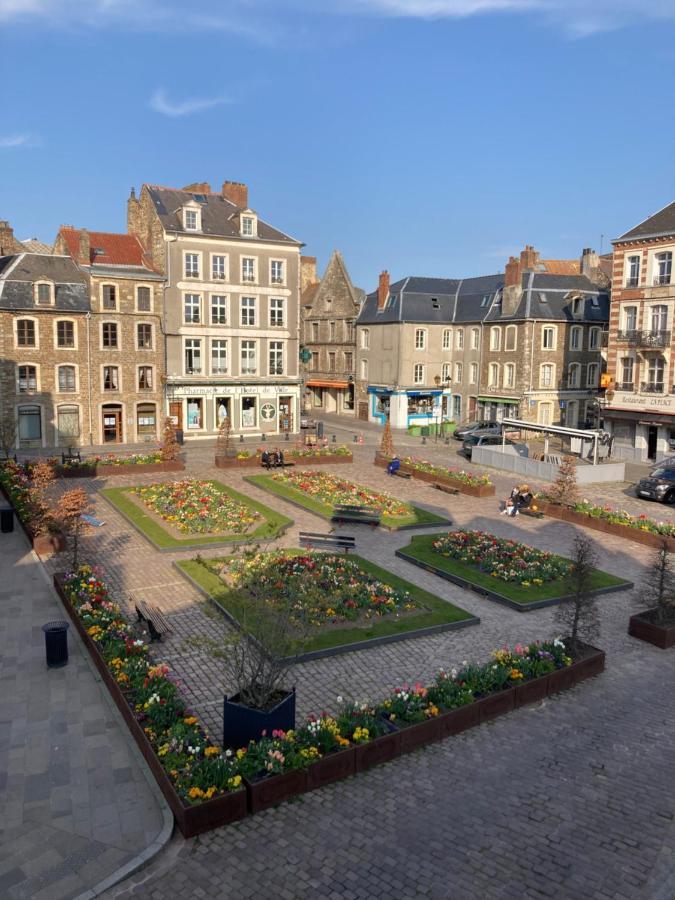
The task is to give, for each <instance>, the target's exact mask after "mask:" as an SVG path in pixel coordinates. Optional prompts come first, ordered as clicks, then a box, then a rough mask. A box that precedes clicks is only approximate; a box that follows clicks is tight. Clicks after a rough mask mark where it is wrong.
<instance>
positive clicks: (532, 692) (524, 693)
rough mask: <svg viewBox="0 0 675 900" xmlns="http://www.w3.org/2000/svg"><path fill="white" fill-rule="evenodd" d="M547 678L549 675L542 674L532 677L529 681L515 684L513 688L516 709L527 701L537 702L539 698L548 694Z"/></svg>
mask: <svg viewBox="0 0 675 900" xmlns="http://www.w3.org/2000/svg"><path fill="white" fill-rule="evenodd" d="M548 680H549V676H548V675H543V676H542V677H541V678H533V679H532V680H531V681H524V682H523V683H522V684H517V685H516V686H515V688H514V691H515V695H516V696H515V700H516V709H519V708H520V707H521V706H527V704H528V703H538V702H539V701H540V700H544V699H545V698H546V696H547V695H548Z"/></svg>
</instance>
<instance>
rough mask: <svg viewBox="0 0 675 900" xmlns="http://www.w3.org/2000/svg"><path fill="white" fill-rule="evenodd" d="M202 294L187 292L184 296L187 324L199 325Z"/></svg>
mask: <svg viewBox="0 0 675 900" xmlns="http://www.w3.org/2000/svg"><path fill="white" fill-rule="evenodd" d="M200 308H201V296H200V295H199V294H185V296H184V297H183V317H184V321H185V324H186V325H198V324H199V322H200V321H201V316H200Z"/></svg>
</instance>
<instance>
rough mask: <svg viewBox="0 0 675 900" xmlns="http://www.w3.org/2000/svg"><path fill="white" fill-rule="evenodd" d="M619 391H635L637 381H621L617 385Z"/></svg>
mask: <svg viewBox="0 0 675 900" xmlns="http://www.w3.org/2000/svg"><path fill="white" fill-rule="evenodd" d="M616 389H617V391H634V390H635V383H634V382H633V381H620V382H618V384H617V386H616Z"/></svg>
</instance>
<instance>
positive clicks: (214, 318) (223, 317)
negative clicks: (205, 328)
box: [211, 294, 227, 325]
mask: <svg viewBox="0 0 675 900" xmlns="http://www.w3.org/2000/svg"><path fill="white" fill-rule="evenodd" d="M211 324H212V325H227V297H224V296H222V295H220V294H214V295H213V296H212V297H211Z"/></svg>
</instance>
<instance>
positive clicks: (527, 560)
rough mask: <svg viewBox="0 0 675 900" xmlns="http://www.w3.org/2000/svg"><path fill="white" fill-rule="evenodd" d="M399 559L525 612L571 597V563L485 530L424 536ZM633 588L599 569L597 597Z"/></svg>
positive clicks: (401, 552)
mask: <svg viewBox="0 0 675 900" xmlns="http://www.w3.org/2000/svg"><path fill="white" fill-rule="evenodd" d="M396 556H399V557H400V558H401V559H405V560H407V561H408V562H411V563H413V564H414V565H417V566H419V567H420V568H423V569H426V570H427V571H429V572H432V573H433V574H434V575H439V576H440V577H441V578H445V579H446V580H447V581H452V582H453V583H454V584H459V585H460V586H461V587H465V588H469V589H470V590H473V591H476V592H477V593H479V594H483V596H485V597H487V598H488V599H490V600H494V601H496V602H497V603H502V604H503V605H505V606H509V607H510V608H511V609H515V610H518V611H520V612H522V611H524V610H528V609H539V608H541V607H544V606H553V605H557V604H559V603H561V602H562V601H563V600H565V599H566V598H567V596H568V595H569V594H570V593H571V587H570V585H569V584H568V580H567V576H568V573H569V571H570V565H571V563H570V560H568V559H565V558H564V557H561V556H557V555H555V554H552V553H547V552H544V551H541V550H537V549H536V548H535V547H529V546H527V545H526V544H520V543H518V542H517V541H511V540H505V539H503V538H498V537H495V536H494V535H492V534H488V533H487V532H482V531H455V532H448V533H446V534H442V535H439V534H435V535H420V536H416V537H414V538H413V539H412V541H411V543H410V544H409V546H407V547H405V548H402V549H400V550H396ZM632 586H633V585H632V583H631V582H629V581H625V580H624V579H623V578H618V577H617V576H615V575H611V574H609V573H607V572H602V571H601V570H600V569H596V570H595V572H594V574H593V576H592V587H593V593H595V594H603V593H609V592H610V591H617V590H625V589H628V588H631V587H632Z"/></svg>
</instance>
